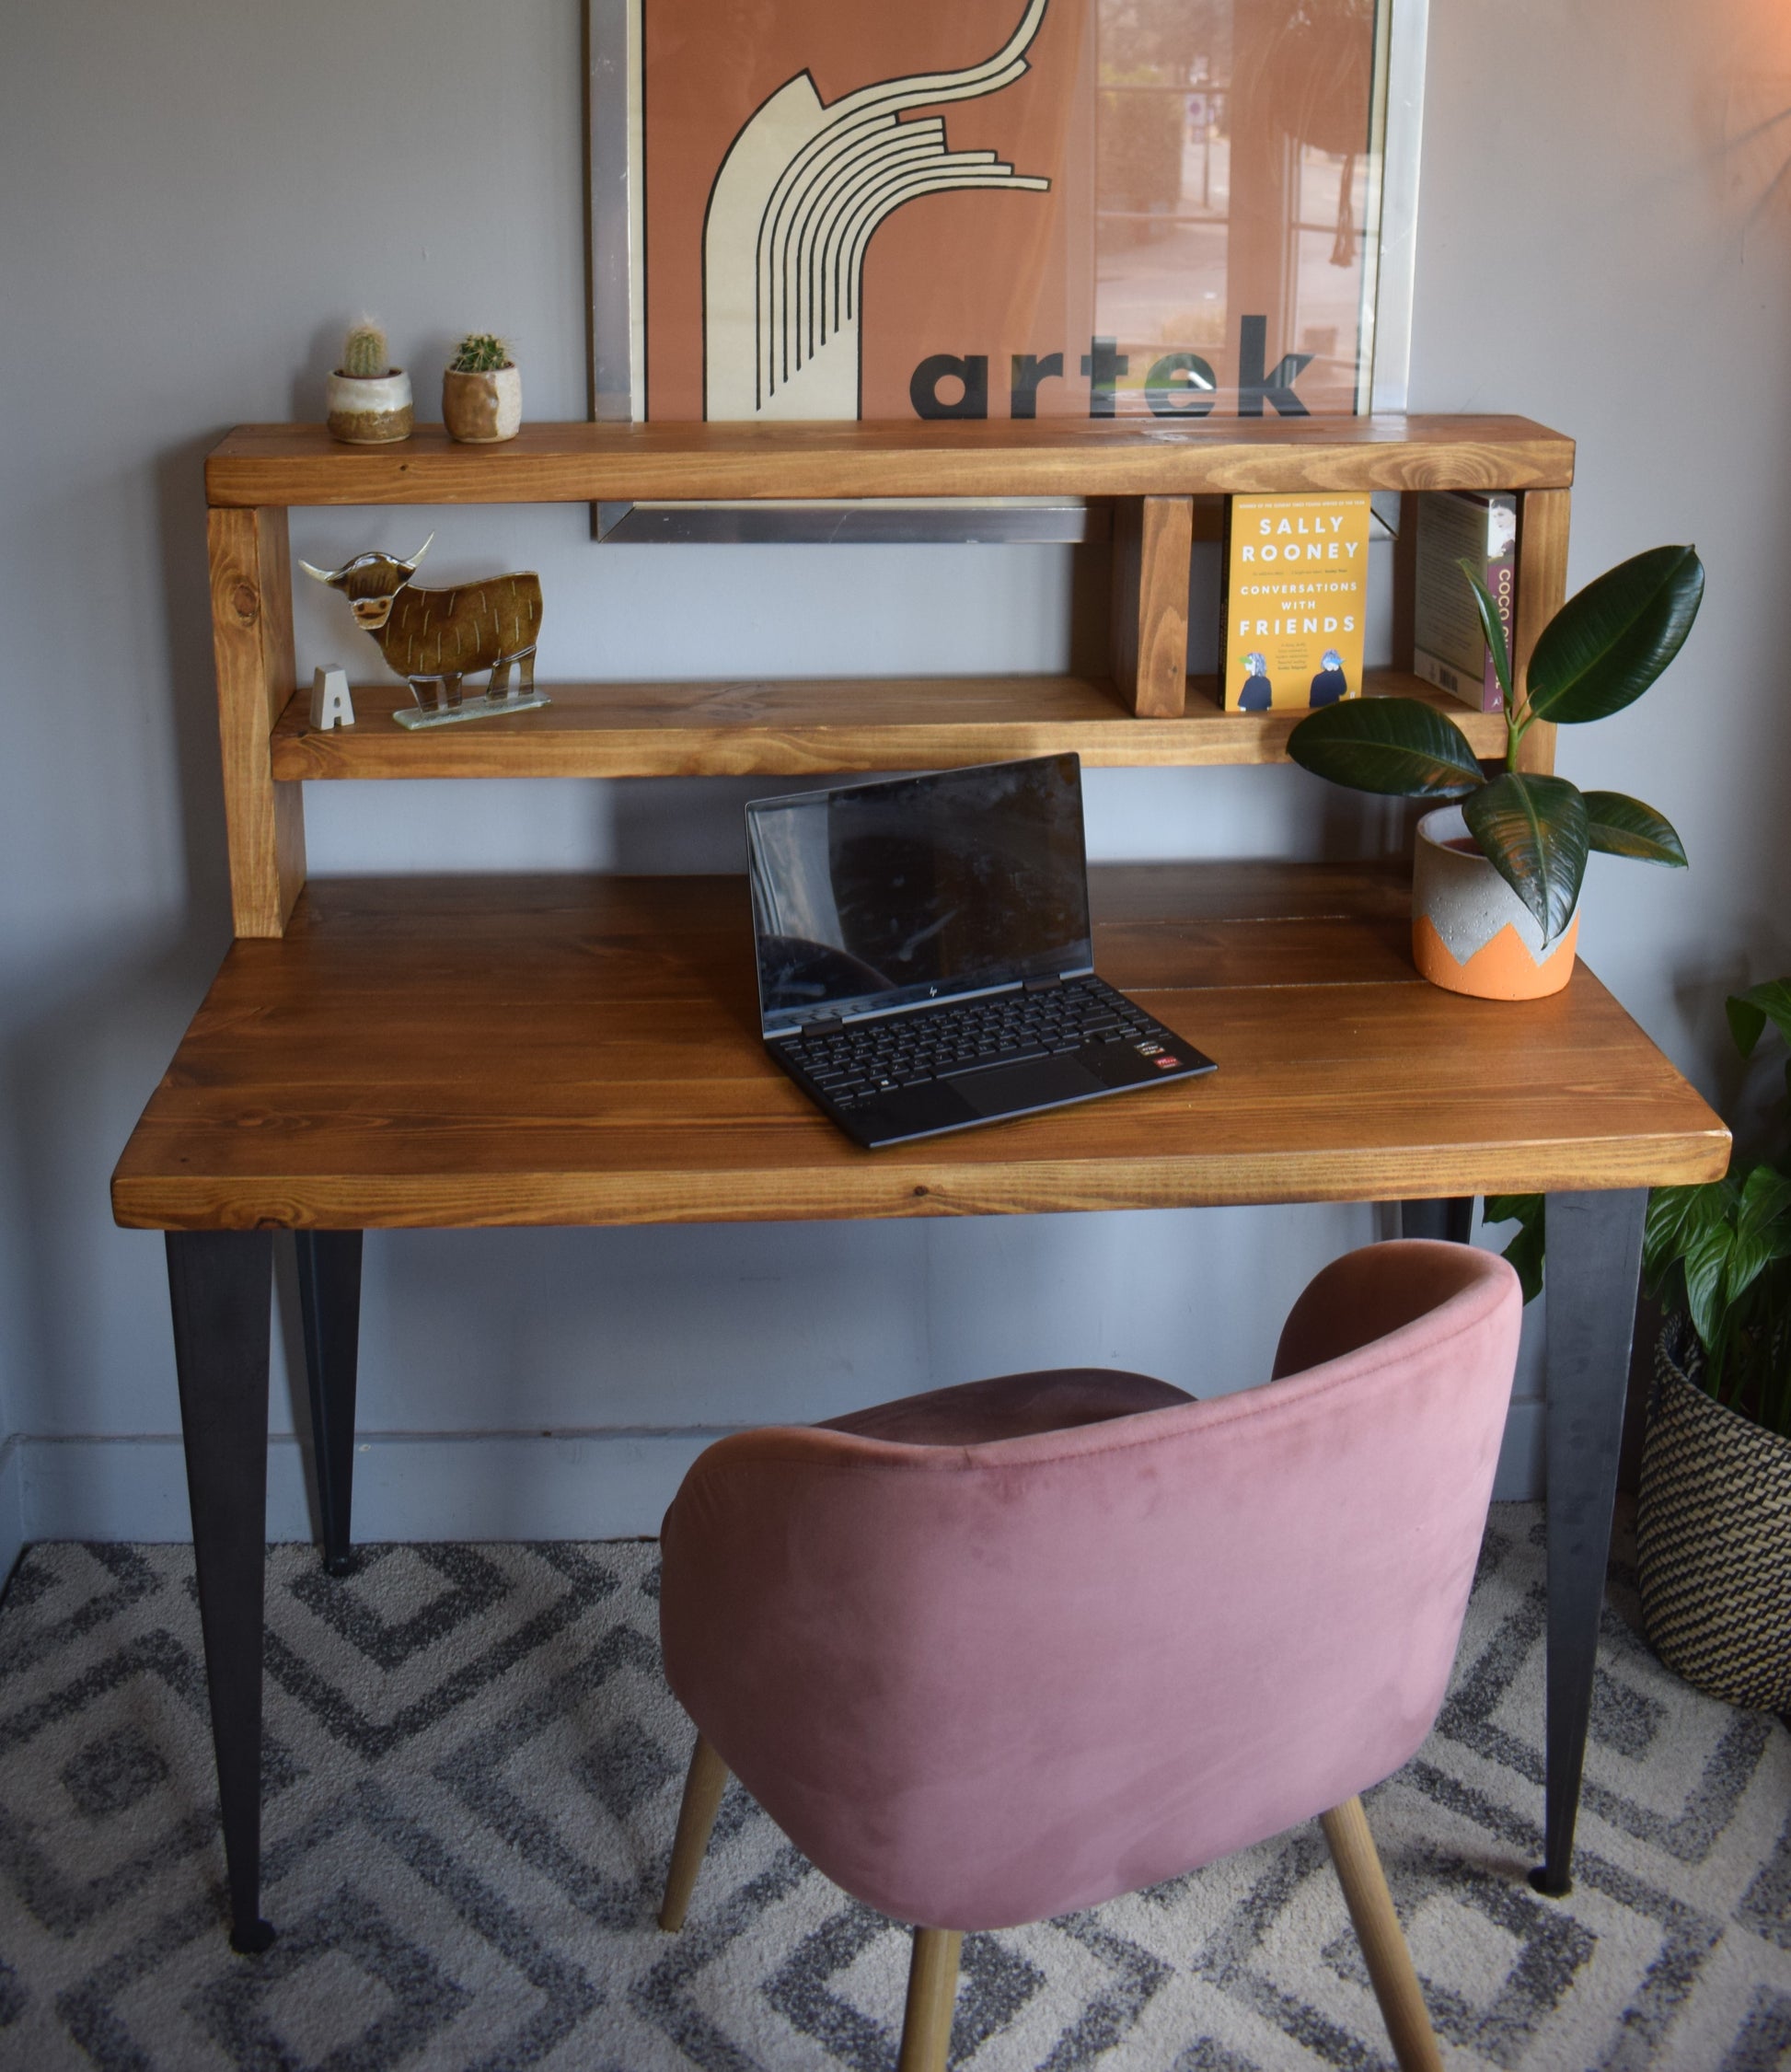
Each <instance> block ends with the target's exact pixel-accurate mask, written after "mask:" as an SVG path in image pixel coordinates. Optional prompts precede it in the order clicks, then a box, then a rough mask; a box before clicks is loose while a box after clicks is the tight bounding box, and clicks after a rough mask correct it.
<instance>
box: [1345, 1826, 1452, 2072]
mask: <svg viewBox="0 0 1791 2072" xmlns="http://www.w3.org/2000/svg"><path fill="white" fill-rule="evenodd" d="M1319 1819H1320V1823H1321V1824H1322V1825H1323V1829H1324V1839H1325V1840H1326V1841H1327V1842H1328V1843H1329V1844H1330V1845H1331V1860H1332V1862H1333V1863H1335V1865H1336V1867H1337V1882H1338V1883H1339V1884H1340V1885H1341V1886H1342V1887H1343V1890H1344V1898H1345V1899H1346V1901H1347V1902H1348V1904H1349V1917H1350V1919H1351V1920H1352V1921H1353V1922H1354V1923H1355V1924H1356V1934H1357V1937H1358V1939H1359V1940H1360V1942H1361V1945H1362V1955H1363V1956H1364V1957H1365V1958H1366V1959H1367V1960H1368V1967H1369V1979H1370V1980H1371V1981H1372V1982H1373V1985H1374V1997H1375V1998H1376V1999H1377V2000H1379V2001H1380V2003H1381V2016H1382V2019H1383V2020H1385V2022H1386V2024H1387V2034H1388V2036H1389V2037H1390V2038H1391V2039H1392V2046H1393V2055H1394V2056H1395V2057H1396V2058H1397V2059H1398V2060H1399V2064H1400V2067H1401V2072H1442V2064H1443V2061H1442V2055H1441V2054H1440V2053H1439V2050H1438V2048H1437V2038H1436V2034H1435V2032H1434V2031H1432V2029H1431V2027H1430V2017H1429V2014H1428V2013H1427V2011H1426V2008H1425V2005H1424V1995H1423V1994H1422V1993H1421V1992H1419V1990H1418V1974H1416V1972H1415V1971H1414V1970H1413V1969H1412V1952H1411V1951H1410V1950H1408V1949H1407V1948H1406V1946H1405V1937H1404V1933H1403V1932H1402V1930H1401V1928H1400V1926H1399V1916H1398V1915H1397V1914H1395V1913H1394V1912H1393V1898H1392V1893H1390V1892H1389V1891H1388V1890H1387V1880H1386V1876H1385V1873H1384V1872H1383V1871H1382V1870H1381V1858H1380V1857H1379V1856H1378V1855H1377V1854H1376V1853H1375V1847H1374V1836H1373V1835H1370V1834H1369V1823H1368V1815H1367V1814H1366V1813H1365V1812H1363V1811H1362V1801H1361V1800H1359V1799H1346V1800H1345V1801H1344V1802H1343V1804H1342V1805H1341V1806H1334V1807H1333V1808H1332V1809H1331V1811H1330V1812H1328V1813H1322V1814H1320V1816H1319Z"/></svg>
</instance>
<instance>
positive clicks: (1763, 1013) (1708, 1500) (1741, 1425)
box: [1635, 978, 1791, 1712]
mask: <svg viewBox="0 0 1791 2072" xmlns="http://www.w3.org/2000/svg"><path fill="white" fill-rule="evenodd" d="M1727 1007H1728V1025H1729V1029H1730V1032H1731V1033H1732V1035H1733V1036H1734V1037H1735V1040H1736V1044H1737V1046H1738V1048H1739V1049H1740V1051H1741V1054H1742V1055H1743V1057H1748V1056H1751V1054H1752V1052H1753V1049H1754V1047H1755V1045H1756V1044H1757V1043H1758V1042H1759V1040H1760V1037H1761V1036H1762V1032H1763V1031H1764V1029H1765V1027H1766V1025H1767V1024H1768V1023H1769V1022H1770V1023H1771V1024H1772V1025H1773V1027H1774V1029H1776V1030H1777V1031H1778V1033H1779V1035H1780V1036H1783V1037H1785V1038H1786V1039H1787V1040H1788V1041H1791V978H1774V979H1771V980H1769V981H1768V982H1767V983H1766V984H1765V985H1762V986H1755V987H1753V988H1752V989H1751V990H1749V991H1748V992H1745V993H1738V994H1732V995H1731V996H1730V998H1729V1000H1728V1002H1727ZM1785 1083H1786V1094H1787V1097H1786V1100H1785V1103H1784V1104H1783V1105H1781V1106H1780V1107H1779V1108H1778V1109H1777V1111H1776V1112H1777V1114H1778V1115H1779V1117H1781V1118H1782V1119H1783V1118H1791V1062H1788V1063H1787V1064H1786V1067H1785ZM1642 1264H1643V1270H1644V1272H1645V1274H1646V1276H1647V1286H1648V1292H1649V1293H1650V1294H1651V1295H1654V1296H1655V1297H1656V1298H1657V1299H1658V1300H1659V1301H1660V1302H1662V1303H1663V1304H1664V1305H1665V1307H1666V1308H1667V1311H1668V1313H1669V1315H1668V1323H1667V1325H1666V1327H1665V1329H1664V1330H1663V1331H1662V1333H1661V1336H1660V1342H1659V1345H1658V1348H1657V1350H1656V1356H1655V1386H1654V1394H1653V1396H1652V1398H1651V1400H1650V1403H1649V1408H1648V1425H1647V1437H1646V1439H1645V1441H1644V1442H1643V1450H1642V1480H1641V1489H1640V1494H1639V1497H1638V1499H1637V1503H1636V1511H1635V1541H1636V1560H1637V1566H1638V1568H1639V1569H1640V1571H1641V1587H1642V1623H1643V1626H1644V1627H1645V1629H1646V1630H1647V1637H1648V1640H1649V1643H1650V1644H1651V1645H1652V1647H1653V1648H1654V1649H1655V1652H1656V1653H1657V1654H1658V1655H1659V1657H1660V1659H1661V1661H1664V1662H1665V1663H1666V1664H1667V1665H1668V1667H1669V1668H1670V1669H1674V1670H1677V1671H1678V1672H1679V1673H1680V1674H1681V1676H1683V1677H1684V1678H1685V1679H1686V1681H1687V1682H1688V1683H1692V1684H1696V1685H1697V1686H1698V1687H1699V1689H1700V1690H1704V1691H1708V1692H1710V1693H1711V1694H1712V1695H1713V1696H1716V1697H1721V1698H1727V1700H1728V1702H1729V1703H1730V1704H1731V1705H1742V1706H1759V1707H1769V1708H1770V1709H1772V1710H1774V1711H1778V1712H1785V1711H1791V1132H1787V1133H1786V1134H1785V1137H1784V1139H1783V1140H1782V1141H1781V1143H1780V1144H1779V1145H1777V1146H1776V1147H1775V1148H1774V1156H1773V1157H1771V1158H1763V1159H1758V1160H1755V1161H1752V1162H1751V1163H1745V1164H1741V1165H1739V1166H1732V1167H1731V1168H1730V1170H1729V1172H1728V1174H1727V1176H1726V1177H1725V1178H1723V1179H1721V1180H1712V1181H1710V1182H1708V1183H1707V1184H1706V1185H1705V1186H1692V1187H1658V1188H1657V1189H1656V1190H1655V1192H1654V1194H1653V1196H1652V1198H1650V1200H1649V1202H1648V1217H1647V1234H1646V1236H1645V1238H1644V1240H1643V1250H1642Z"/></svg>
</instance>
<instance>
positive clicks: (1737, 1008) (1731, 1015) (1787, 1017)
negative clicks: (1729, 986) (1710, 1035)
mask: <svg viewBox="0 0 1791 2072" xmlns="http://www.w3.org/2000/svg"><path fill="white" fill-rule="evenodd" d="M1725 1005H1726V1006H1727V1011H1728V1026H1729V1034H1730V1035H1731V1036H1734V1038H1735V1047H1736V1048H1737V1049H1738V1050H1739V1051H1740V1053H1741V1055H1742V1057H1744V1058H1751V1057H1752V1056H1753V1047H1754V1045H1755V1044H1757V1043H1758V1042H1759V1041H1760V1032H1761V1031H1762V1029H1763V1028H1764V1027H1765V1026H1766V1024H1767V1023H1768V1022H1770V1023H1771V1024H1773V1026H1774V1028H1775V1029H1776V1030H1777V1031H1778V1033H1779V1034H1780V1036H1783V1037H1784V1038H1785V1041H1786V1042H1787V1043H1791V978H1768V979H1767V980H1766V982H1765V983H1764V985H1761V986H1750V987H1749V988H1748V990H1747V991H1746V992H1745V993H1731V994H1730V995H1729V996H1728V999H1727V1001H1726V1002H1725Z"/></svg>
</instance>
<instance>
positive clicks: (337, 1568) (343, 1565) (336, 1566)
mask: <svg viewBox="0 0 1791 2072" xmlns="http://www.w3.org/2000/svg"><path fill="white" fill-rule="evenodd" d="M359 1566H360V1564H359V1563H358V1562H357V1561H356V1560H355V1558H354V1557H353V1555H352V1554H349V1553H342V1554H326V1555H325V1556H324V1557H323V1572H324V1574H325V1575H326V1576H352V1574H353V1573H354V1571H355V1569H356V1568H358V1567H359Z"/></svg>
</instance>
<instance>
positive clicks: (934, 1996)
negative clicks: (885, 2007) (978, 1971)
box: [896, 1928, 964, 2072]
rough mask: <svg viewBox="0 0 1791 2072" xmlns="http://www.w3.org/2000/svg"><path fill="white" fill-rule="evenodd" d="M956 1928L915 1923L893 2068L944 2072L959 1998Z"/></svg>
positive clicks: (959, 1940)
mask: <svg viewBox="0 0 1791 2072" xmlns="http://www.w3.org/2000/svg"><path fill="white" fill-rule="evenodd" d="M963 1945H964V1937H963V1936H962V1935H961V1934H960V1933H959V1931H958V1930H957V1929H956V1928H916V1930H915V1931H914V1955H913V1957H912V1958H911V1959H910V1960H909V1962H908V2004H907V2014H906V2016H905V2017H904V2018H903V2021H902V2051H901V2055H900V2056H899V2057H898V2058H897V2059H896V2072H945V2054H946V2052H947V2050H948V2049H949V2048H950V2046H951V2042H952V2009H953V2007H955V2006H956V2004H957V1997H958V1952H959V1950H961V1949H962V1948H963Z"/></svg>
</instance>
